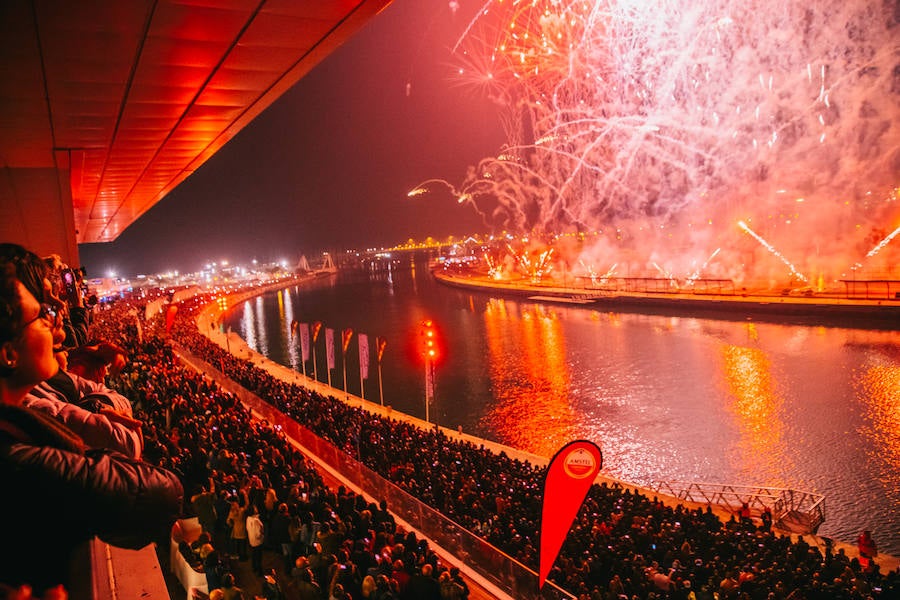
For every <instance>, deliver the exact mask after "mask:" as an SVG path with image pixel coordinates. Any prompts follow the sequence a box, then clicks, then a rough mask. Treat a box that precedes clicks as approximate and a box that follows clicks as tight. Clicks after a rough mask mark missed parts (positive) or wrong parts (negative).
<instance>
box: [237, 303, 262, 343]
mask: <svg viewBox="0 0 900 600" xmlns="http://www.w3.org/2000/svg"><path fill="white" fill-rule="evenodd" d="M241 327H242V328H243V330H244V340H245V341H246V342H247V346H249V347H250V348H252V349H253V350H256V349H257V348H258V347H259V344H258V342H257V338H256V320H255V319H254V318H253V311H252V310H250V303H249V302H247V303H245V304H244V312H243V314H242V315H241Z"/></svg>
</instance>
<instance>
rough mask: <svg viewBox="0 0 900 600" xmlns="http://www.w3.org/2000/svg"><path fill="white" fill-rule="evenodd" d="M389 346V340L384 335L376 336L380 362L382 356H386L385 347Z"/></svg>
mask: <svg viewBox="0 0 900 600" xmlns="http://www.w3.org/2000/svg"><path fill="white" fill-rule="evenodd" d="M385 346H387V340H386V339H385V338H383V337H376V338H375V348H376V353H377V355H378V362H379V363H380V362H381V357H382V356H384V347H385Z"/></svg>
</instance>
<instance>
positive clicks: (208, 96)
mask: <svg viewBox="0 0 900 600" xmlns="http://www.w3.org/2000/svg"><path fill="white" fill-rule="evenodd" d="M389 3H390V0H183V1H176V0H159V1H155V2H154V1H147V0H94V1H83V0H79V1H78V2H71V1H67V0H58V1H42V0H33V1H31V2H27V1H23V0H9V1H5V0H4V1H3V2H0V4H2V6H0V168H3V169H5V170H6V173H8V174H9V175H8V176H7V178H14V177H15V174H16V173H22V172H26V171H30V172H37V171H36V170H40V169H48V168H49V169H56V170H60V169H62V170H64V169H66V168H69V165H68V164H61V163H71V171H70V175H71V177H70V185H71V193H72V204H73V208H74V227H75V231H76V240H77V241H78V243H84V242H106V241H111V240H114V239H116V237H118V236H119V234H121V233H122V231H124V230H125V228H126V227H128V226H129V225H130V224H131V223H133V222H134V221H135V219H137V218H138V217H139V216H141V215H142V214H143V213H144V212H145V211H147V209H149V208H150V207H151V206H153V205H154V204H155V203H156V202H158V201H159V200H160V199H161V198H163V197H164V196H165V195H166V194H167V193H168V192H169V191H171V190H172V189H173V188H174V187H175V186H176V185H178V184H179V183H180V182H181V181H182V180H184V179H185V178H186V177H187V176H189V175H190V174H191V173H192V172H193V171H194V170H195V169H197V168H198V167H199V166H200V165H202V164H203V162H204V161H206V160H207V159H208V158H209V157H210V156H212V155H213V154H214V153H215V152H216V151H217V150H218V149H219V148H220V147H222V145H223V144H225V143H226V142H227V141H228V140H229V139H231V138H232V137H233V136H234V135H235V134H236V133H237V132H238V131H240V130H241V128H243V127H244V126H245V125H246V124H247V123H248V122H250V121H251V120H252V119H253V118H254V117H256V116H257V115H258V114H259V113H260V112H262V111H263V110H264V109H265V108H266V107H267V106H269V105H270V104H271V103H272V102H273V101H274V100H275V99H276V98H278V97H279V96H280V95H281V94H282V93H284V92H285V91H286V90H287V89H288V88H289V87H290V86H292V85H293V84H294V83H296V82H297V80H298V79H300V77H302V76H303V75H305V74H306V73H307V72H309V70H310V69H312V67H313V66H315V65H316V64H317V63H318V62H319V61H321V60H322V59H323V58H324V57H325V56H326V55H327V54H329V53H330V52H331V51H333V50H334V49H335V48H337V46H339V45H340V44H341V43H342V42H343V41H345V40H346V39H347V38H348V37H349V36H350V35H351V34H352V33H354V32H355V31H357V30H358V29H359V28H360V27H361V26H362V25H364V24H365V23H366V22H367V21H368V20H369V19H370V18H372V17H373V16H374V15H375V14H377V12H378V11H379V10H381V9H382V8H384V7H385V6H386V5H387V4H389ZM7 187H8V188H9V189H15V188H16V184H15V181H13V182H12V183H10V184H9V185H8V186H7Z"/></svg>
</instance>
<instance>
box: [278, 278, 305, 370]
mask: <svg viewBox="0 0 900 600" xmlns="http://www.w3.org/2000/svg"><path fill="white" fill-rule="evenodd" d="M278 310H279V313H280V315H281V329H282V331H284V339H285V341H286V343H287V351H288V358H289V359H290V361H291V368H292V369H294V370H295V371H296V370H297V367H298V366H300V354H299V352H298V350H297V348H298V346H299V344H300V340H299V339H298V337H297V336H294V335H293V334H292V332H291V323H292V322H293V320H294V295H293V294H292V293H290V292H289V291H287V290H284V306H282V293H281V292H278Z"/></svg>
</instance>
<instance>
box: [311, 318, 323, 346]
mask: <svg viewBox="0 0 900 600" xmlns="http://www.w3.org/2000/svg"><path fill="white" fill-rule="evenodd" d="M320 329H322V321H316V322H315V323H313V324H312V341H313V344H315V343H316V340H317V339H319V330H320Z"/></svg>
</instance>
